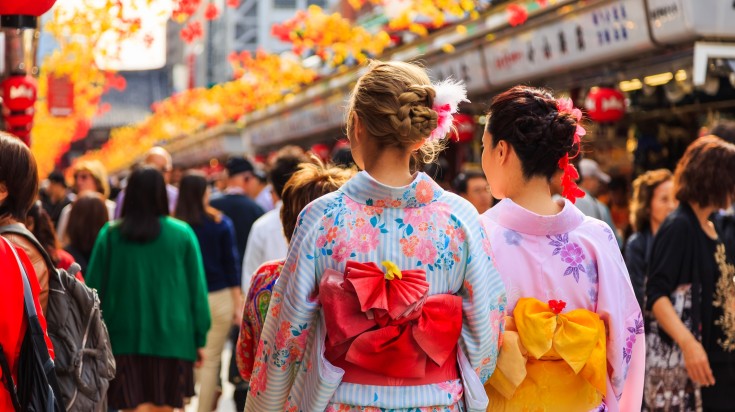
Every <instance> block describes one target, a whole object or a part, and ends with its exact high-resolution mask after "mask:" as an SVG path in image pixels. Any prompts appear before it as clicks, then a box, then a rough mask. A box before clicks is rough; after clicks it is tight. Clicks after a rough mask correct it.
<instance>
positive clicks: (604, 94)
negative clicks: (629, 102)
mask: <svg viewBox="0 0 735 412" xmlns="http://www.w3.org/2000/svg"><path fill="white" fill-rule="evenodd" d="M584 107H585V109H586V110H587V116H588V117H589V118H590V119H592V120H594V121H596V122H601V123H607V122H617V121H618V120H620V119H622V118H623V116H625V95H623V92H621V91H620V90H616V89H611V88H607V87H593V88H592V89H590V92H589V93H588V94H587V99H586V100H585V102H584Z"/></svg>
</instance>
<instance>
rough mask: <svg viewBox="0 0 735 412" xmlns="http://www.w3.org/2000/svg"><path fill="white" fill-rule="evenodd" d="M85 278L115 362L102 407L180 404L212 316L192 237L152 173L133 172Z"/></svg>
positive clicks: (189, 391)
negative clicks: (170, 212)
mask: <svg viewBox="0 0 735 412" xmlns="http://www.w3.org/2000/svg"><path fill="white" fill-rule="evenodd" d="M85 277H86V279H87V284H88V285H89V286H90V287H92V288H95V289H97V290H98V292H99V295H100V300H101V303H102V315H103V318H104V320H105V323H106V324H107V328H108V330H109V333H110V340H111V343H112V351H113V353H114V355H115V362H116V363H117V375H116V377H115V379H114V380H112V382H111V383H110V388H109V390H108V399H109V407H110V408H112V409H125V410H135V411H147V410H156V411H160V410H173V409H174V408H183V407H184V400H185V398H189V397H191V396H193V395H194V371H193V368H194V367H195V366H198V365H199V364H200V363H201V360H202V357H201V349H202V348H203V347H204V346H205V340H206V335H207V331H208V330H209V327H210V323H211V319H210V313H209V303H208V301H207V282H206V278H205V274H204V266H203V264H202V257H201V253H200V250H199V243H198V241H197V238H196V235H195V234H194V232H193V231H192V229H191V228H190V227H189V225H187V224H186V223H184V222H182V221H180V220H176V219H174V218H172V217H169V216H168V199H167V195H166V183H165V182H164V179H163V176H162V175H161V173H160V172H159V171H157V170H155V169H153V168H149V167H143V168H141V169H139V170H136V171H134V172H133V173H132V175H131V176H130V179H129V183H128V186H127V189H126V196H125V201H124V203H123V206H122V215H121V219H119V220H115V221H113V222H110V223H108V224H106V225H105V226H104V227H103V228H102V230H101V231H100V233H99V236H98V237H97V241H96V243H95V246H94V249H93V251H92V257H91V258H90V262H89V266H88V268H87V273H85Z"/></svg>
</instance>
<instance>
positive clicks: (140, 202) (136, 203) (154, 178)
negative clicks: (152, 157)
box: [120, 166, 168, 243]
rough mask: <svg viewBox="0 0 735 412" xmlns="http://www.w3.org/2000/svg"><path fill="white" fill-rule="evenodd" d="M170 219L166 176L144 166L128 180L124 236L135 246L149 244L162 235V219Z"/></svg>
mask: <svg viewBox="0 0 735 412" xmlns="http://www.w3.org/2000/svg"><path fill="white" fill-rule="evenodd" d="M166 215H168V194H167V193H166V182H165V181H164V180H163V175H162V174H161V172H160V171H159V170H157V169H154V168H152V167H149V166H143V167H141V168H140V169H138V170H136V171H134V172H133V173H132V174H131V175H130V178H128V186H127V187H126V188H125V199H124V200H123V206H122V211H121V213H120V216H121V217H122V222H121V223H120V234H121V235H122V236H123V237H124V238H125V239H127V240H129V241H132V242H139V243H143V242H147V241H151V240H153V239H155V238H156V237H158V234H159V233H160V232H161V222H160V221H159V218H160V217H161V216H166Z"/></svg>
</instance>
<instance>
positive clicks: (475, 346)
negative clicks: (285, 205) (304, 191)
mask: <svg viewBox="0 0 735 412" xmlns="http://www.w3.org/2000/svg"><path fill="white" fill-rule="evenodd" d="M487 249H489V243H488V240H487V238H486V236H485V233H484V230H483V228H482V226H481V225H480V222H479V216H478V215H477V212H476V211H475V209H474V208H473V207H472V206H471V205H470V204H469V203H468V202H467V201H465V200H464V199H462V198H460V197H459V196H456V195H454V194H452V193H449V192H446V191H444V190H443V189H442V188H441V187H439V186H438V185H437V184H436V183H435V182H434V181H433V180H432V179H431V178H429V177H428V176H427V175H425V174H423V173H419V174H418V175H417V176H416V178H415V179H414V181H413V183H411V184H410V185H408V186H404V187H398V188H396V187H388V186H385V185H382V184H381V183H379V182H377V181H375V180H374V179H373V178H371V177H370V176H369V175H368V174H367V173H366V172H361V173H359V174H357V175H356V176H355V177H354V178H353V179H351V180H350V181H349V182H347V183H346V184H345V185H344V186H343V187H342V188H341V189H340V190H338V191H337V192H334V193H331V194H329V195H326V196H324V197H322V198H320V199H317V200H316V201H314V202H312V203H311V204H310V205H309V206H307V207H306V208H305V209H304V211H302V213H301V215H300V217H299V222H298V226H297V227H296V230H295V232H294V236H293V238H292V241H291V246H290V249H289V253H288V258H287V260H286V263H285V266H284V269H283V272H282V274H281V277H280V279H279V280H278V282H277V283H276V286H275V288H274V292H273V296H272V300H271V305H270V309H269V314H268V317H267V319H266V322H265V325H264V327H263V332H262V335H261V339H260V342H259V344H258V349H257V351H256V356H257V359H256V361H255V366H254V368H253V374H252V378H251V381H250V394H249V395H248V400H247V405H246V407H245V410H246V411H250V412H262V411H282V410H287V411H323V410H326V409H329V410H341V409H340V408H339V407H342V408H343V409H344V407H345V405H353V406H363V407H366V406H367V407H370V408H367V409H363V410H389V411H393V410H397V411H402V410H417V409H418V408H424V407H433V408H431V409H428V410H434V409H435V410H456V409H457V406H458V405H459V404H460V403H461V398H462V396H463V395H462V392H463V391H462V389H463V388H462V384H461V382H460V380H455V381H447V382H441V383H438V384H427V385H419V386H375V385H360V384H354V383H341V378H342V375H343V371H342V369H339V368H337V367H335V366H334V365H332V364H330V363H329V362H328V361H327V360H326V359H324V356H323V353H324V336H325V333H326V331H325V330H324V319H323V315H322V313H321V306H320V304H319V302H318V296H317V295H318V285H319V281H320V279H321V276H322V273H323V272H324V270H325V269H327V268H331V269H335V270H337V271H340V272H342V271H343V270H344V267H345V262H346V261H347V260H354V261H358V262H375V263H376V264H380V262H382V261H384V260H390V261H392V262H394V263H396V264H397V265H398V267H399V268H401V269H424V270H425V271H426V277H427V280H428V282H429V283H430V287H429V295H435V294H444V293H448V294H456V295H458V296H461V297H462V302H463V304H462V306H463V326H462V333H461V336H460V341H459V345H460V348H461V349H462V351H463V352H464V353H465V354H466V355H467V359H468V360H469V365H471V367H469V368H468V369H469V372H470V373H472V372H473V371H474V373H476V374H477V375H479V377H480V380H481V382H483V383H484V382H485V381H486V380H487V379H488V378H489V377H490V375H491V374H492V372H493V370H494V369H495V362H496V358H497V354H498V339H499V336H500V329H501V328H502V318H503V315H504V308H505V289H504V287H503V284H502V282H501V280H500V277H499V276H498V273H497V271H496V270H495V267H494V266H493V263H492V261H491V260H490V258H489V257H488V256H489V254H488V253H486V252H485V251H484V250H487ZM464 372H467V371H464ZM478 385H479V382H478ZM465 391H466V388H465ZM343 409H342V410H343Z"/></svg>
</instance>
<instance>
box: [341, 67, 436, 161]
mask: <svg viewBox="0 0 735 412" xmlns="http://www.w3.org/2000/svg"><path fill="white" fill-rule="evenodd" d="M435 96H436V92H435V90H434V88H433V87H432V86H431V80H429V76H428V75H427V74H426V71H425V70H424V69H423V68H421V67H419V66H416V65H414V64H411V63H404V62H373V63H371V64H370V66H369V67H368V71H367V73H365V74H364V75H363V76H362V77H360V79H359V80H358V81H357V84H356V85H355V88H354V89H353V90H352V94H351V96H350V101H349V106H348V109H347V119H346V121H347V137H348V138H349V140H350V147H351V149H352V157H353V159H354V160H355V164H356V165H357V166H358V167H359V168H360V169H364V168H365V160H366V159H368V158H373V157H375V156H376V155H378V154H380V153H381V152H382V151H384V150H393V151H396V152H397V153H399V154H405V155H410V154H411V153H414V152H416V155H415V156H414V158H415V160H416V161H417V164H416V166H417V168H419V169H420V167H421V166H422V165H423V164H426V163H431V162H432V161H433V160H434V159H435V158H436V156H437V155H438V154H439V152H440V151H441V150H442V148H443V146H442V144H441V143H439V142H436V141H428V140H427V138H428V137H429V135H430V134H431V132H432V131H433V130H434V129H435V128H436V127H437V119H438V115H437V112H436V111H434V110H433V109H432V106H433V103H434V97H435Z"/></svg>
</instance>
